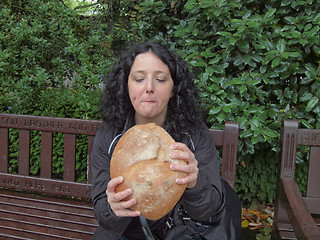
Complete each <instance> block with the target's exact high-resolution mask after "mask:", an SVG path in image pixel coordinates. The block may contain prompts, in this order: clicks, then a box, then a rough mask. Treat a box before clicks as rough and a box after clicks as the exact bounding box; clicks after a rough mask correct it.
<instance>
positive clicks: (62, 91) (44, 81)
mask: <svg viewBox="0 0 320 240" xmlns="http://www.w3.org/2000/svg"><path fill="white" fill-rule="evenodd" d="M7 2H8V3H5V4H4V3H2V4H0V6H1V7H2V10H1V12H0V13H1V16H0V26H2V27H1V28H2V29H3V31H1V33H0V34H1V35H0V45H1V48H0V74H1V75H0V81H1V88H0V92H1V94H0V103H1V105H0V111H1V112H11V113H20V114H35V115H46V116H60V117H74V118H87V119H98V118H100V115H99V114H98V113H97V110H98V98H99V94H100V90H99V89H100V88H99V84H101V78H102V75H103V74H104V73H105V71H106V70H108V69H109V67H110V65H111V64H112V62H113V60H114V58H115V57H116V56H117V54H118V51H119V50H121V49H122V48H123V47H124V46H125V45H127V44H129V43H131V42H139V41H147V40H160V41H162V42H164V43H167V44H169V45H171V46H172V47H173V48H174V49H176V50H177V51H178V52H179V53H180V54H181V55H182V56H183V58H184V59H185V60H186V61H188V62H189V63H190V65H191V66H192V68H193V70H194V72H195V73H196V82H197V85H198V87H199V89H200V90H201V96H202V99H203V102H204V108H205V109H206V111H207V113H208V115H207V119H208V125H209V126H210V127H211V126H213V127H217V128H220V127H222V125H223V123H224V121H226V120H234V121H237V122H239V125H240V141H239V154H238V166H237V182H236V190H237V191H238V193H239V195H240V196H241V198H242V200H243V202H244V203H245V202H247V203H250V202H252V201H253V200H256V201H260V202H272V201H273V200H274V197H275V187H276V172H277V162H278V154H279V129H280V124H281V120H282V119H285V118H297V119H299V120H300V123H301V125H302V126H303V127H306V128H320V102H319V97H320V87H319V86H320V76H319V75H320V30H319V29H320V1H319V0H317V1H311V0H308V1H302V0H301V1H299V0H294V1H288V0H282V1H281V0H280V1H275V0H269V1H251V0H243V1H239V0H238V1H237V0H236V1H232V2H230V1H221V0H189V1H187V0H175V1H164V0H162V1H152V0H145V1H131V0H124V1H115V0H112V1H107V3H102V4H101V6H102V7H101V8H99V11H100V13H99V14H97V15H94V16H89V17H88V16H81V15H79V14H77V13H76V11H74V10H70V9H68V8H66V7H65V6H64V5H63V4H62V3H61V2H58V1H57V2H55V1H39V0H35V1H10V0H9V1H7ZM66 76H68V78H69V79H72V84H71V86H66V81H65V80H66ZM305 155H306V154H305V151H304V149H299V154H298V158H297V163H298V164H297V180H298V182H299V184H300V185H301V187H302V189H304V186H305V182H306V174H305V173H306V172H307V168H306V163H307V160H306V156H305ZM83 161H84V160H83ZM58 162H59V161H58ZM80 165H81V164H80ZM82 165H85V163H83V164H82ZM79 169H81V167H79ZM79 172H81V170H79ZM80 175H81V173H80ZM303 191H304V190H303Z"/></svg>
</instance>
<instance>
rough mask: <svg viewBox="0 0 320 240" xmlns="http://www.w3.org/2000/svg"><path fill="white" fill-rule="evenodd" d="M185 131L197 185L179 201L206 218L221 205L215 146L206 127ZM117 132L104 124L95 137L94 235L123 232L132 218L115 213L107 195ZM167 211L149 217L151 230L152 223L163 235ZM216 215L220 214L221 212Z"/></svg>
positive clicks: (200, 218)
mask: <svg viewBox="0 0 320 240" xmlns="http://www.w3.org/2000/svg"><path fill="white" fill-rule="evenodd" d="M126 130H127V129H124V131H126ZM185 134H186V137H185V141H183V142H184V143H185V144H186V145H187V146H188V147H189V148H190V150H192V151H193V152H194V154H195V158H196V159H197V161H198V168H199V174H198V181H197V184H196V186H195V187H194V188H192V189H186V190H185V192H184V194H183V195H182V197H181V199H180V201H179V204H181V205H182V206H183V208H184V209H185V210H186V211H187V212H188V214H189V215H190V217H191V218H192V219H195V220H197V221H208V219H209V218H210V217H211V216H213V215H214V214H215V212H216V211H218V210H219V208H220V207H221V205H222V187H221V178H220V171H219V164H218V160H217V153H216V149H215V147H214V144H213V140H212V137H211V135H210V132H209V130H208V128H207V127H200V128H199V131H197V133H196V134H194V135H192V136H190V135H189V134H188V133H185ZM120 136H121V135H118V137H117V135H116V134H113V130H112V129H110V128H109V127H108V125H107V124H105V125H104V127H102V128H101V129H99V130H98V132H97V134H96V137H95V140H94V146H93V150H92V155H91V156H92V157H91V159H92V199H93V204H94V213H95V216H96V219H97V221H98V223H99V227H98V229H97V230H96V232H95V234H94V237H93V239H108V240H109V239H110V240H113V239H114V240H117V239H119V238H120V237H121V236H122V235H123V234H124V233H125V231H126V229H127V228H128V226H129V224H130V222H131V221H132V218H130V217H117V216H116V215H115V214H114V213H113V212H112V210H111V208H110V206H109V204H108V201H107V195H106V189H107V184H108V182H109V181H110V160H111V156H112V152H113V149H114V147H115V145H116V143H117V141H118V140H119V138H120ZM177 205H178V204H177ZM174 210H175V209H173V211H174ZM173 211H172V212H173ZM169 215H170V213H169V214H168V215H167V216H164V217H163V218H162V219H159V220H157V221H152V222H151V221H150V222H149V224H150V225H151V226H150V227H151V230H152V231H153V227H154V228H157V229H156V230H159V227H160V228H162V229H163V230H162V232H163V234H164V235H165V233H166V224H165V223H166V221H167V218H168V216H169ZM217 217H218V218H219V217H220V215H218V216H217ZM211 220H214V221H215V220H218V219H211Z"/></svg>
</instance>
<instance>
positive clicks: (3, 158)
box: [0, 128, 9, 173]
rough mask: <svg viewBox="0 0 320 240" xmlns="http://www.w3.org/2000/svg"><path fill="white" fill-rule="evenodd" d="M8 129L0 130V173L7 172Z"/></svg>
mask: <svg viewBox="0 0 320 240" xmlns="http://www.w3.org/2000/svg"><path fill="white" fill-rule="evenodd" d="M8 140H9V129H8V128H0V172H2V173H7V172H8V159H9V143H8Z"/></svg>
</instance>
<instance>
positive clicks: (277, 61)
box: [271, 57, 282, 68]
mask: <svg viewBox="0 0 320 240" xmlns="http://www.w3.org/2000/svg"><path fill="white" fill-rule="evenodd" d="M281 60H282V59H281V57H276V58H275V59H273V60H272V63H271V67H272V68H275V67H277V66H279V64H280V63H281Z"/></svg>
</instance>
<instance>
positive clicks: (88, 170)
mask: <svg viewBox="0 0 320 240" xmlns="http://www.w3.org/2000/svg"><path fill="white" fill-rule="evenodd" d="M93 142H94V136H88V156H87V159H88V161H87V166H88V168H87V175H88V183H89V184H91V183H92V171H91V152H92V147H93Z"/></svg>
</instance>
